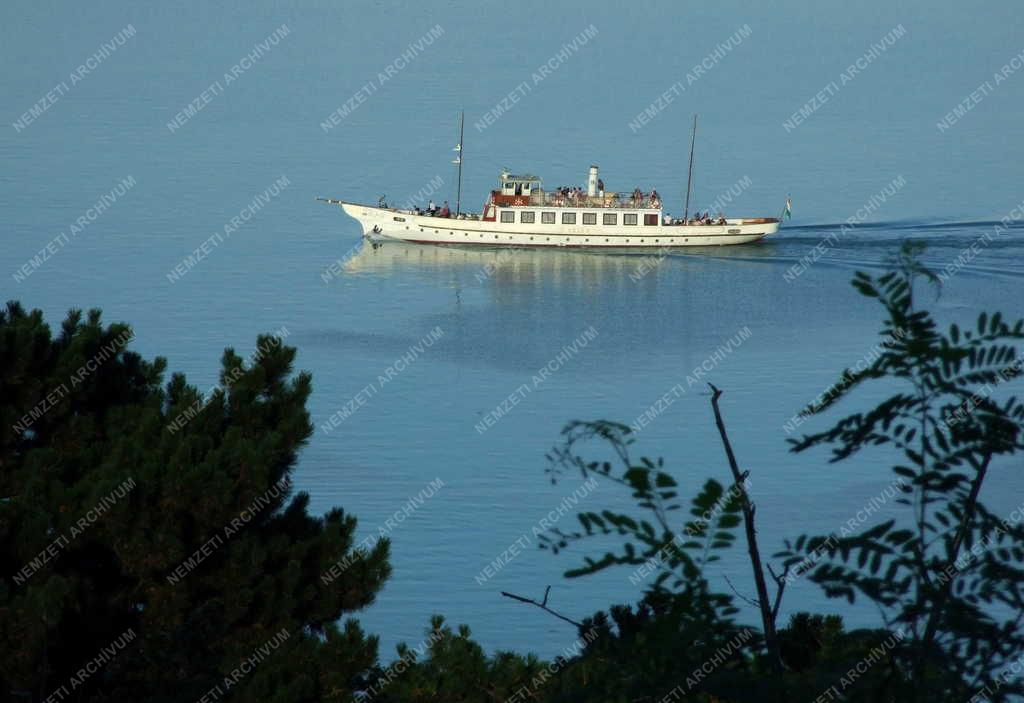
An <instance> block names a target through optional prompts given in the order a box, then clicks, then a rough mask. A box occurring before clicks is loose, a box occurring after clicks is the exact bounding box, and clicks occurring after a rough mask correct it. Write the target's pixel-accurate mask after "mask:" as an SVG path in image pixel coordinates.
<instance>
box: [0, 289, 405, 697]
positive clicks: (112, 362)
mask: <svg viewBox="0 0 1024 703" xmlns="http://www.w3.org/2000/svg"><path fill="white" fill-rule="evenodd" d="M126 330H127V328H126V326H124V325H110V326H108V327H104V326H103V325H102V324H101V323H100V314H99V311H91V312H89V314H88V316H87V317H86V319H85V320H83V319H82V315H81V313H79V312H77V311H73V312H72V313H71V314H69V315H68V318H67V320H66V321H65V322H64V324H63V325H62V328H61V332H60V334H59V335H58V336H57V337H56V338H52V337H51V335H50V331H49V328H48V327H47V326H46V325H45V323H44V321H43V318H42V315H41V314H40V313H39V312H38V311H34V312H32V313H26V312H25V311H24V310H23V309H22V308H21V307H20V306H18V305H17V304H10V305H9V306H8V307H7V310H6V312H4V313H0V361H2V365H0V394H2V395H0V398H2V403H0V420H2V423H0V489H2V493H0V545H2V547H0V550H2V553H3V554H2V561H0V564H2V565H0V609H2V612H3V617H2V620H0V690H3V691H4V692H5V693H7V692H10V694H9V695H15V696H17V697H18V699H19V700H24V701H37V700H44V699H45V698H46V697H47V696H50V695H51V694H54V693H58V694H59V692H60V687H61V686H66V687H67V689H68V691H69V695H70V694H73V698H70V699H71V700H76V701H91V700H101V699H102V700H146V701H193V700H197V699H199V698H200V697H201V696H203V695H204V694H206V693H207V692H209V691H211V689H213V688H214V687H215V686H217V685H220V686H221V687H222V688H230V694H231V699H232V700H236V701H245V700H252V701H257V700H258V701H261V702H264V703H265V702H266V701H313V700H321V699H322V698H324V697H326V695H327V693H328V692H330V693H331V694H332V695H334V696H339V695H342V694H343V693H344V692H346V691H348V692H351V691H353V690H355V689H356V688H357V687H358V685H359V681H360V677H361V675H362V673H363V672H364V671H366V670H367V669H369V668H370V667H371V666H372V665H373V664H374V663H375V662H376V641H375V639H374V638H372V637H367V636H365V635H364V634H363V633H362V632H361V631H360V630H359V628H358V626H356V625H355V624H354V623H352V622H350V623H348V624H347V625H345V626H344V627H342V628H339V627H338V625H337V624H336V621H337V620H338V618H339V617H341V616H342V615H343V614H344V613H345V612H351V611H354V610H357V609H359V608H362V607H363V606H365V605H367V604H368V603H370V602H371V601H372V600H373V598H374V595H375V593H376V592H377V590H379V588H380V586H381V584H382V583H383V581H384V579H385V578H386V577H387V575H388V572H389V567H388V564H387V550H388V545H387V543H386V542H382V543H381V544H379V545H378V546H377V547H376V548H374V549H373V551H372V553H370V554H366V555H363V557H362V558H360V559H357V560H355V561H354V562H353V563H352V564H351V566H349V567H348V568H347V570H345V571H344V573H343V574H341V575H340V577H339V578H336V579H333V580H331V579H328V580H327V581H325V580H322V579H321V578H320V577H321V575H322V574H324V572H325V571H327V570H328V569H329V568H330V567H332V565H335V564H337V563H338V562H339V561H341V560H343V559H344V558H345V557H346V556H347V555H351V554H352V552H351V549H352V545H353V532H354V530H355V519H354V518H353V517H352V516H350V515H348V514H346V513H344V512H343V511H342V510H340V509H335V510H333V511H331V512H330V513H328V514H327V515H326V516H324V517H323V518H315V517H311V516H310V515H308V513H307V506H308V503H309V497H308V496H307V495H306V494H304V493H294V492H293V491H292V490H291V488H290V485H289V484H288V477H289V476H290V474H291V472H292V470H293V468H294V465H295V461H296V457H297V454H298V452H299V450H300V448H301V447H302V445H303V444H304V443H305V441H306V439H307V438H308V437H309V436H310V434H311V432H312V427H311V425H310V422H309V417H308V414H307V412H306V410H305V403H306V400H307V398H308V396H309V393H310V389H311V385H310V376H309V374H306V373H300V374H298V375H297V376H292V363H293V361H294V357H295V350H294V349H291V348H288V347H285V346H282V345H281V344H280V342H279V340H276V339H274V338H271V337H268V336H263V337H260V338H259V339H258V341H257V348H258V349H259V350H261V352H260V353H259V354H254V355H253V361H252V362H251V363H246V362H244V361H243V360H242V359H241V358H240V357H239V356H237V355H236V354H235V353H234V352H233V351H232V350H230V349H229V350H227V351H225V354H224V358H223V370H222V373H221V381H222V387H221V388H220V389H219V390H217V391H215V392H213V393H212V394H210V397H209V398H206V399H203V398H202V397H201V396H200V394H199V392H198V391H197V390H196V389H195V388H194V387H191V386H189V385H188V384H187V383H186V381H185V379H184V377H182V376H180V375H175V376H173V377H172V379H171V381H170V382H169V383H168V384H167V386H166V388H163V387H161V377H162V375H163V373H164V371H165V369H166V363H165V362H164V360H163V359H160V358H157V359H156V360H154V361H152V362H149V361H145V360H144V359H142V358H141V357H140V356H139V355H138V354H136V353H134V352H131V351H127V350H125V349H124V344H123V343H120V344H118V343H116V342H117V341H118V340H119V339H120V340H121V341H122V342H127V341H128V337H130V334H126ZM97 360H99V361H97ZM83 368H84V369H87V370H88V373H79V369H83ZM54 389H59V390H58V391H57V392H56V393H55V392H54ZM47 396H49V397H50V399H51V400H52V401H53V402H52V403H51V402H50V401H49V400H46V399H47ZM33 408H35V409H36V416H37V417H36V418H35V419H34V420H33V419H32V414H33ZM190 408H191V410H190ZM40 409H42V411H41V412H40ZM182 413H185V417H190V418H191V419H187V420H186V421H184V422H183V423H181V424H180V425H177V424H176V423H175V420H176V419H178V418H179V416H181V414H182ZM26 415H27V416H28V420H27V421H26V420H25V417H26ZM169 425H170V426H169ZM175 427H177V429H175ZM119 487H120V488H121V489H122V490H121V491H120V493H121V494H120V495H119V494H118V493H117V491H118V489H119ZM112 497H113V499H111V498H112ZM98 506H99V507H98ZM100 508H102V509H100ZM90 511H93V512H92V513H90ZM90 516H91V517H90ZM82 518H86V519H87V521H86V522H85V523H80V522H79V521H80V520H81V519H82ZM93 518H94V519H93ZM55 541H56V548H55V550H54V553H53V555H52V557H49V558H47V559H46V560H45V563H42V561H43V560H40V559H39V555H40V553H42V552H43V551H44V550H46V549H47V547H48V545H52V544H54V542H55ZM203 545H207V549H208V551H209V553H208V554H205V553H203V552H198V558H196V560H195V562H194V568H192V567H188V568H186V569H185V570H184V571H183V572H178V573H177V574H176V570H177V569H179V568H181V567H182V565H183V563H185V562H186V561H187V560H188V559H190V558H193V557H196V555H197V550H200V549H201V548H202V547H203ZM34 559H36V560H37V565H38V568H34V567H31V566H27V565H31V564H32V561H33V560H34ZM26 568H27V569H28V571H27V572H26V571H25V570H24V569H26ZM175 576H176V577H175ZM169 577H170V578H169ZM127 632H130V633H133V636H129V637H128V640H129V641H128V642H127V643H126V644H125V646H124V647H123V649H119V650H118V651H117V652H116V653H115V654H114V656H113V657H112V658H110V659H109V660H108V661H105V662H104V663H103V664H102V666H99V667H94V668H96V672H95V673H91V674H90V675H88V676H87V677H85V678H84V680H82V683H81V685H75V684H73V683H72V678H73V677H74V676H75V674H76V672H77V671H78V670H79V668H80V667H82V666H84V665H85V664H86V663H87V662H89V661H91V660H93V659H94V658H95V657H97V656H98V655H100V654H101V652H102V651H103V648H104V647H108V646H109V645H110V644H111V643H112V642H114V641H115V640H117V639H118V638H119V637H121V636H122V635H123V634H124V633H127ZM277 633H284V635H283V636H282V637H281V638H279V639H277V640H274V638H275V635H276V634H277ZM272 640H274V641H275V645H274V646H273V647H265V645H266V644H267V643H268V642H270V641H272ZM261 646H264V651H265V652H266V654H265V656H260V657H259V661H258V663H257V664H256V665H254V666H251V667H247V669H248V668H251V671H246V672H245V675H244V676H242V677H241V678H240V679H239V680H238V681H237V683H235V684H233V685H231V686H226V685H225V684H224V677H225V676H228V675H230V673H231V672H232V671H233V670H235V669H236V667H239V665H240V664H242V663H243V662H245V661H247V660H248V659H249V658H250V657H253V656H254V655H255V654H257V652H258V651H259V648H260V647H261ZM226 692H227V691H225V693H226ZM59 699H60V698H56V699H55V700H59Z"/></svg>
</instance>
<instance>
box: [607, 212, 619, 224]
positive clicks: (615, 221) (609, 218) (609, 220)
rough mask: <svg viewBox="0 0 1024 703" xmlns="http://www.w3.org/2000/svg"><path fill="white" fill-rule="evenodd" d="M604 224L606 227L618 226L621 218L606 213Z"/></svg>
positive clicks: (614, 214)
mask: <svg viewBox="0 0 1024 703" xmlns="http://www.w3.org/2000/svg"><path fill="white" fill-rule="evenodd" d="M604 223H605V224H606V225H617V224H619V216H618V214H617V213H614V212H606V213H605V214H604Z"/></svg>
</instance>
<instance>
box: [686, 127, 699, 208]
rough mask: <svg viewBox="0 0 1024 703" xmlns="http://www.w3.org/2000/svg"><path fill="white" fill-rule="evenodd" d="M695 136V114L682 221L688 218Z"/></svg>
mask: <svg viewBox="0 0 1024 703" xmlns="http://www.w3.org/2000/svg"><path fill="white" fill-rule="evenodd" d="M696 138H697V115H694V116H693V132H691V133H690V168H689V170H688V172H687V174H686V208H685V210H684V212H683V222H684V223H686V222H689V220H690V183H691V181H692V180H693V142H694V140H696Z"/></svg>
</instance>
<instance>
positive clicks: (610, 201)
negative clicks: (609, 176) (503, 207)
mask: <svg viewBox="0 0 1024 703" xmlns="http://www.w3.org/2000/svg"><path fill="white" fill-rule="evenodd" d="M522 199H523V201H524V202H523V205H530V206H533V207H594V208H619V209H632V210H657V209H659V208H660V207H661V204H662V201H661V200H660V199H658V198H652V197H650V196H649V195H645V196H643V197H640V198H634V197H633V196H632V195H626V194H624V193H608V192H606V193H605V194H604V195H593V196H590V195H587V194H586V193H583V194H582V195H573V194H572V193H570V194H568V195H563V194H562V193H557V192H556V193H549V192H547V191H539V192H538V191H534V192H533V193H530V195H529V196H525V195H524V196H522Z"/></svg>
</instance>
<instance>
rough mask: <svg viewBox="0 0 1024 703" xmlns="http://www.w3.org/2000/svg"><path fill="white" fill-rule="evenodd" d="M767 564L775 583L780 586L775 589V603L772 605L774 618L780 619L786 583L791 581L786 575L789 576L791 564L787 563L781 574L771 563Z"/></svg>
mask: <svg viewBox="0 0 1024 703" xmlns="http://www.w3.org/2000/svg"><path fill="white" fill-rule="evenodd" d="M767 566H768V573H769V574H771V575H772V578H773V579H775V585H776V587H777V588H778V590H777V591H775V605H773V606H772V620H773V621H778V618H779V606H780V605H782V592H783V591H785V590H786V584H787V583H789V581H787V580H786V577H787V576H789V564H786V568H784V569H783V570H782V575H781V576H778V575H776V574H775V570H774V569H773V568H772V565H771V564H767Z"/></svg>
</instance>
